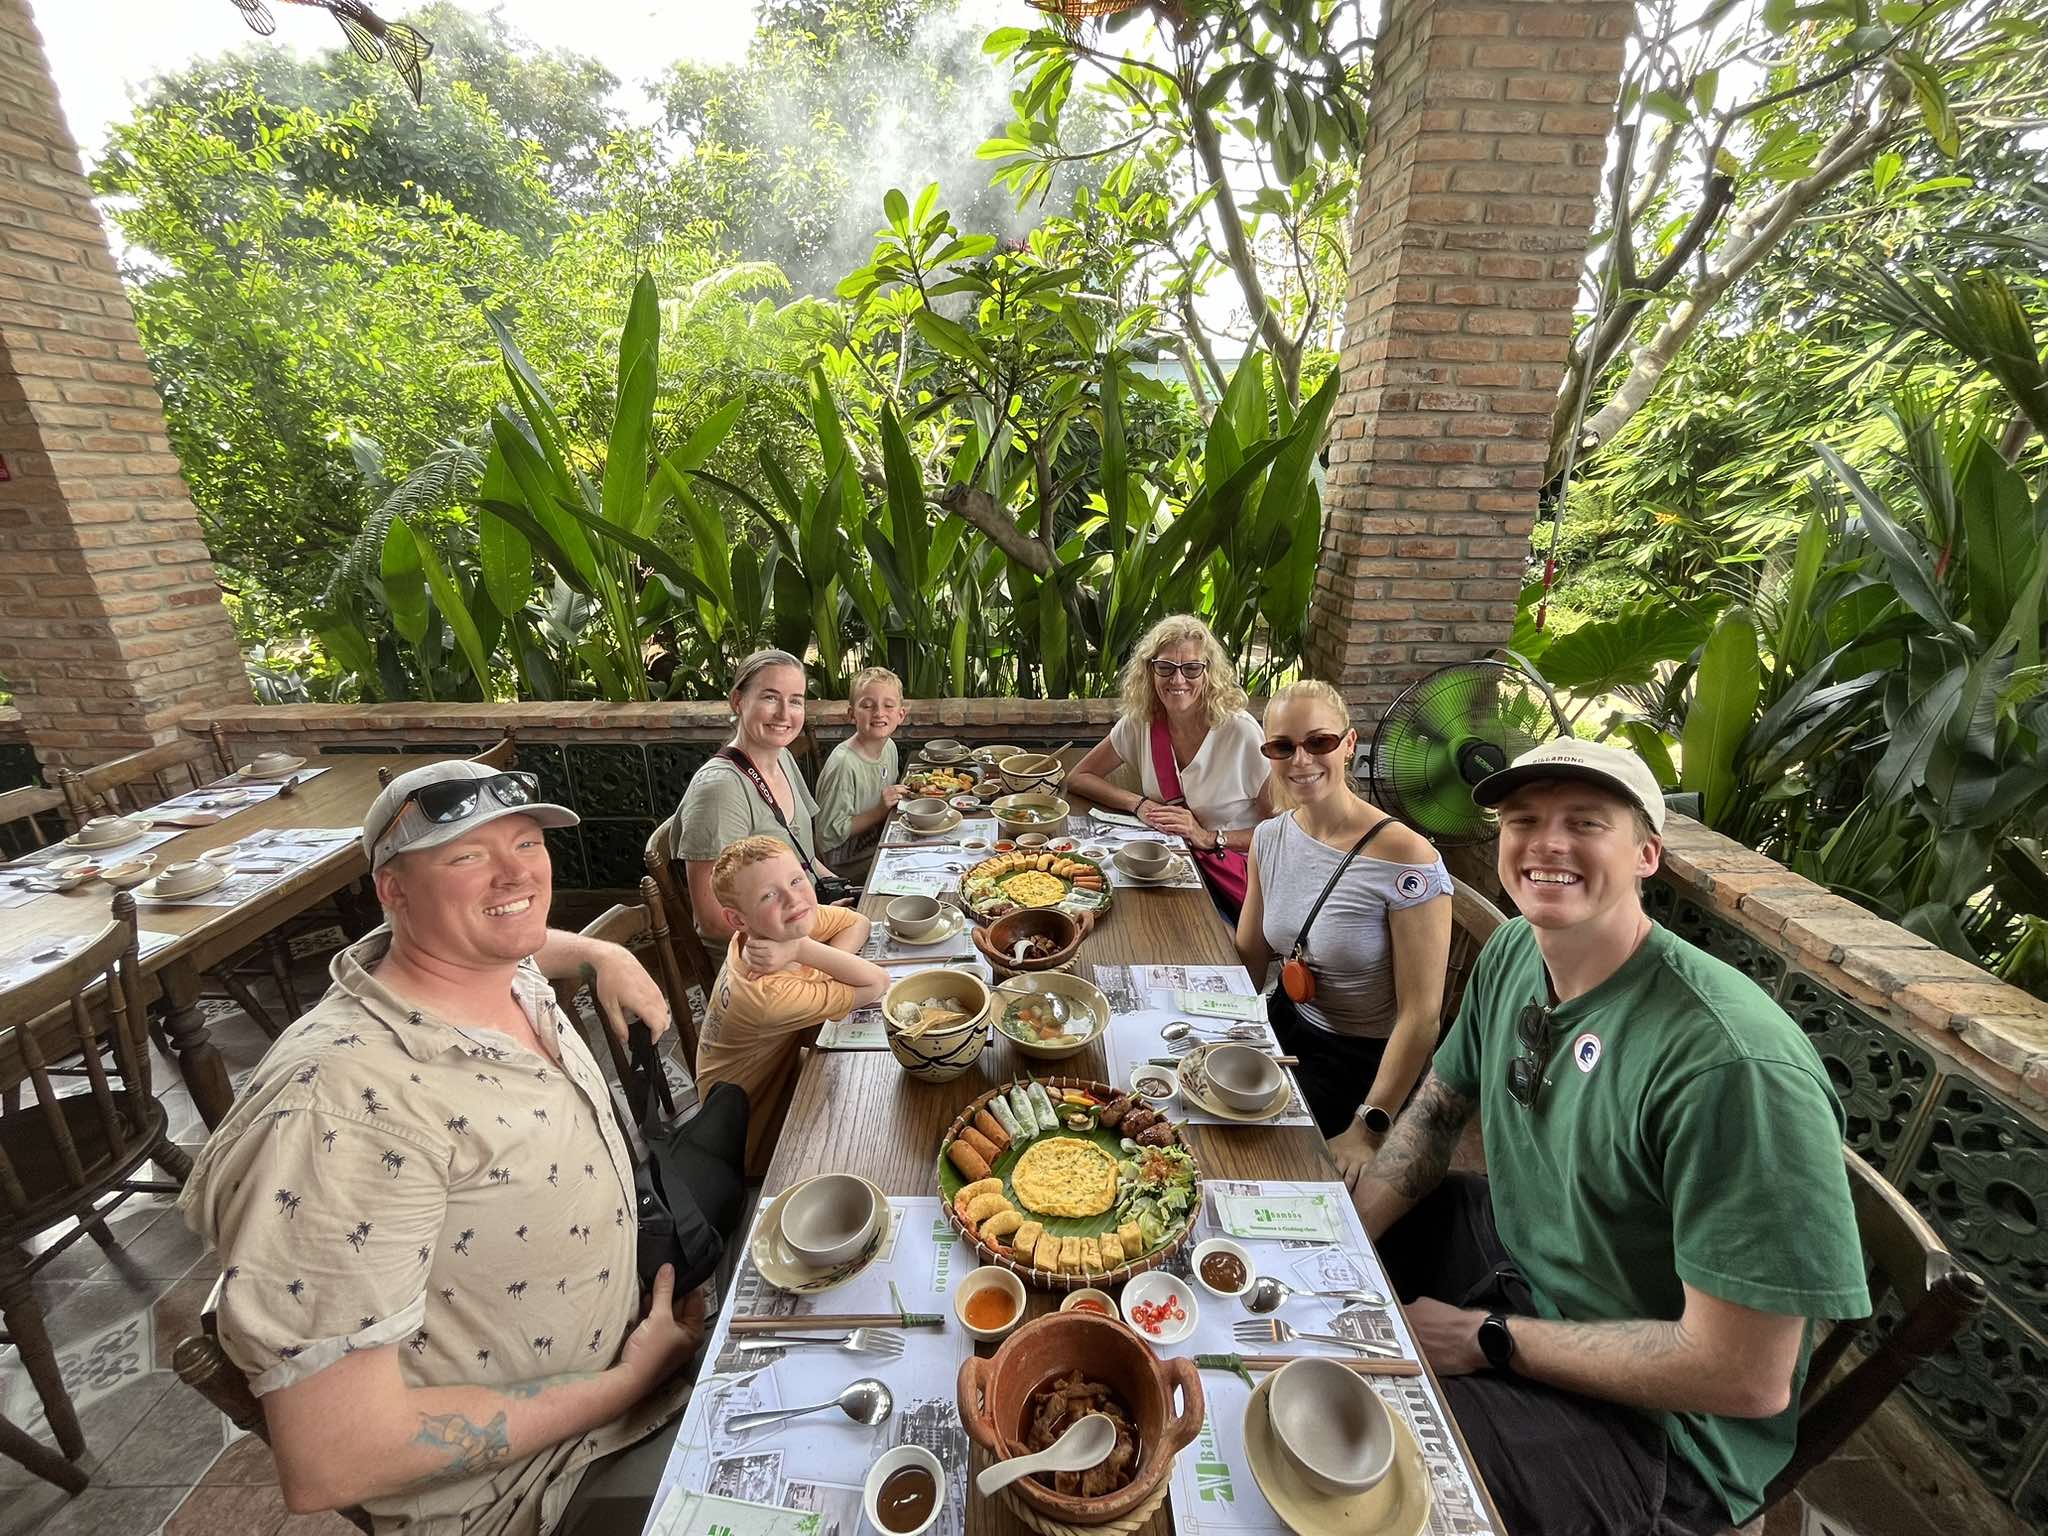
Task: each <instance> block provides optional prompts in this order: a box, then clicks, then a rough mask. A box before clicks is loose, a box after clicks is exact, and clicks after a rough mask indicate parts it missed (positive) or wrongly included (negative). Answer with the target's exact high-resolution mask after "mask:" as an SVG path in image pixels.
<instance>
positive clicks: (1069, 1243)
mask: <svg viewBox="0 0 2048 1536" xmlns="http://www.w3.org/2000/svg"><path fill="white" fill-rule="evenodd" d="M1080 1267H1081V1239H1079V1238H1078V1237H1063V1238H1061V1239H1060V1268H1061V1269H1067V1270H1078V1269H1079V1268H1080Z"/></svg>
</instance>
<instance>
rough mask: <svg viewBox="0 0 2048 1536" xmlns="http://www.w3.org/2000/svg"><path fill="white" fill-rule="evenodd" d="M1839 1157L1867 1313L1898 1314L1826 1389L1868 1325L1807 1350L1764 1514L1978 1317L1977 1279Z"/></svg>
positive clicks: (1915, 1216)
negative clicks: (1892, 1309)
mask: <svg viewBox="0 0 2048 1536" xmlns="http://www.w3.org/2000/svg"><path fill="white" fill-rule="evenodd" d="M1842 1155H1843V1157H1844V1158H1845V1159H1847V1161H1848V1166H1849V1197H1850V1199H1851V1200H1853V1201H1854V1202H1855V1205H1856V1235H1857V1238H1858V1239H1859V1240H1860V1242H1861V1243H1862V1246H1863V1259H1864V1264H1865V1268H1866V1271H1867V1274H1868V1276H1869V1283H1870V1302H1871V1306H1872V1307H1873V1308H1876V1307H1879V1306H1881V1305H1882V1304H1883V1301H1884V1299H1885V1297H1887V1296H1891V1297H1894V1298H1896V1300H1897V1302H1898V1305H1899V1307H1900V1309H1901V1311H1902V1314H1903V1315H1902V1316H1901V1317H1900V1318H1899V1320H1898V1322H1897V1323H1896V1324H1895V1325H1894V1326H1893V1327H1892V1328H1891V1329H1890V1331H1889V1332H1886V1333H1884V1334H1883V1335H1882V1336H1880V1337H1878V1338H1877V1339H1876V1340H1875V1342H1874V1343H1872V1344H1871V1347H1870V1348H1869V1349H1868V1350H1866V1351H1865V1352H1864V1353H1863V1356H1862V1358H1861V1359H1859V1360H1857V1361H1856V1362H1855V1364H1853V1365H1851V1366H1849V1367H1848V1369H1846V1370H1845V1371H1843V1372H1842V1374H1841V1375H1840V1376H1839V1377H1838V1378H1837V1379H1835V1380H1833V1381H1830V1380H1829V1379H1828V1378H1829V1377H1830V1376H1833V1375H1834V1374H1835V1370H1836V1367H1837V1366H1840V1365H1841V1364H1842V1362H1843V1360H1844V1359H1845V1358H1846V1357H1847V1355H1848V1352H1849V1346H1850V1345H1851V1344H1853V1343H1855V1342H1857V1341H1858V1340H1859V1339H1861V1338H1866V1337H1867V1336H1869V1335H1870V1334H1871V1333H1873V1332H1874V1330H1872V1329H1871V1327H1870V1320H1869V1319H1867V1318H1866V1319H1861V1320H1852V1321H1845V1322H1839V1323H1836V1324H1835V1326H1834V1328H1833V1329H1832V1330H1831V1331H1830V1332H1829V1333H1828V1336H1827V1337H1826V1338H1825V1339H1823V1340H1822V1341H1821V1342H1820V1343H1819V1344H1818V1345H1816V1346H1815V1347H1814V1351H1813V1358H1812V1361H1811V1363H1810V1364H1809V1365H1808V1367H1807V1371H1806V1390H1805V1393H1804V1395H1803V1397H1802V1398H1801V1400H1800V1404H1799V1429H1798V1437H1797V1439H1796V1440H1795V1441H1794V1443H1793V1446H1792V1459H1791V1460H1790V1461H1788V1462H1786V1463H1785V1467H1784V1470H1783V1471H1781V1472H1779V1474H1778V1475H1777V1476H1776V1477H1774V1478H1772V1479H1771V1484H1770V1486H1769V1487H1768V1488H1766V1489H1765V1490H1764V1504H1763V1507H1764V1509H1766V1510H1768V1509H1769V1508H1771V1506H1772V1505H1774V1504H1776V1503H1777V1502H1778V1501H1779V1500H1780V1499H1782V1498H1784V1497H1785V1495H1786V1494H1788V1493H1790V1492H1791V1491H1792V1490H1793V1489H1794V1488H1795V1487H1797V1486H1798V1484H1799V1480H1800V1479H1801V1478H1803V1477H1804V1476H1806V1474H1807V1473H1809V1472H1811V1471H1812V1470H1813V1469H1814V1468H1815V1467H1817V1466H1819V1465H1820V1464H1821V1463H1822V1462H1824V1461H1826V1460H1827V1459H1828V1458H1829V1457H1830V1456H1832V1455H1834V1453H1835V1452H1836V1451H1838V1450H1840V1449H1841V1448H1842V1445H1843V1443H1844V1442H1845V1441H1847V1440H1848V1438H1849V1437H1850V1436H1851V1435H1852V1434H1854V1433H1855V1432H1856V1430H1857V1429H1858V1428H1859V1427H1861V1425H1862V1424H1863V1422H1864V1420H1866V1419H1868V1418H1869V1417H1870V1416H1871V1414H1873V1413H1875V1412H1876V1411H1877V1406H1878V1404H1880V1403H1882V1402H1883V1401H1884V1400H1885V1399H1886V1398H1887V1397H1889V1396H1891V1393H1892V1389H1893V1388H1894V1387H1896V1386H1898V1384H1899V1383H1900V1382H1902V1381H1904V1380H1905V1379H1906V1377H1908V1376H1909V1375H1911V1374H1912V1373H1913V1371H1914V1370H1916V1369H1917V1368H1918V1367H1919V1365H1920V1363H1921V1362H1922V1361H1923V1360H1926V1359H1927V1358H1929V1357H1930V1356H1932V1355H1935V1354H1937V1353H1939V1352H1940V1351H1941V1350H1942V1349H1944V1348H1946V1347H1947V1345H1948V1343H1949V1341H1950V1340H1951V1339H1953V1338H1954V1337H1955V1336H1956V1335H1957V1334H1959V1333H1961V1332H1962V1331H1963V1329H1964V1328H1966V1327H1967V1326H1969V1324H1970V1323H1972V1322H1973V1321H1975V1319H1976V1317H1977V1314H1978V1313H1980V1312H1982V1311H1983V1310H1984V1295H1985V1291H1984V1281H1983V1279H1982V1277H1980V1276H1978V1275H1976V1274H1974V1273H1973V1272H1971V1271H1970V1270H1967V1269H1965V1268H1964V1267H1963V1266H1962V1265H1961V1264H1960V1263H1959V1262H1958V1261H1957V1259H1956V1256H1955V1255H1954V1254H1952V1253H1950V1252H1949V1251H1948V1248H1947V1246H1946V1245H1945V1244H1944V1243H1943V1242H1942V1240H1941V1234H1939V1233H1938V1232H1936V1231H1935V1230H1934V1228H1933V1227H1931V1226H1929V1225H1928V1224H1927V1222H1926V1220H1925V1219H1924V1218H1923V1217H1922V1216H1921V1215H1920V1213H1919V1212H1918V1211H1916V1210H1914V1209H1913V1207H1912V1206H1911V1205H1909V1204H1907V1202H1906V1197H1905V1196H1904V1195H1902V1194H1900V1193H1899V1192H1898V1191H1897V1190H1896V1189H1894V1188H1893V1187H1892V1186H1891V1185H1890V1184H1889V1183H1887V1182H1886V1180H1885V1178H1884V1176H1883V1175H1882V1174H1880V1173H1878V1172H1877V1171H1876V1170H1875V1169H1874V1168H1872V1167H1871V1166H1870V1165H1869V1164H1868V1163H1866V1162H1864V1161H1863V1159H1862V1158H1860V1157H1858V1156H1857V1155H1856V1154H1855V1153H1854V1152H1851V1151H1850V1150H1849V1149H1848V1148H1847V1147H1844V1148H1843V1149H1842Z"/></svg>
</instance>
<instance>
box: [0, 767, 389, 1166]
mask: <svg viewBox="0 0 2048 1536" xmlns="http://www.w3.org/2000/svg"><path fill="white" fill-rule="evenodd" d="M427 761H429V759H427V758H423V757H416V756H385V755H380V754H370V753H338V754H336V755H334V756H331V757H315V758H312V759H310V760H309V761H308V763H307V765H306V766H307V768H308V769H314V768H317V769H321V770H323V771H322V772H319V773H317V774H315V775H314V776H313V777H311V778H308V779H305V780H304V781H303V782H301V783H298V784H296V785H294V786H293V788H292V790H291V792H290V793H289V794H280V795H274V796H272V797H271V798H269V799H267V800H260V801H257V802H256V803H254V804H252V805H245V806H242V807H240V808H238V809H236V810H233V811H231V812H230V813H229V814H227V815H225V816H223V817H222V818H221V819H220V820H219V821H217V822H214V823H212V824H211V825H209V826H204V827H193V828H190V829H188V830H186V831H183V832H181V833H179V834H178V836H176V837H174V838H172V839H170V840H169V841H168V842H165V843H161V844H159V845H158V846H157V847H156V848H154V849H153V850H151V851H152V852H153V854H154V855H155V858H156V867H157V868H159V869H161V868H163V867H164V866H165V865H167V864H172V863H176V862H178V861H180V860H186V859H197V858H199V857H200V856H201V855H202V854H204V853H205V852H206V851H207V850H208V849H211V848H219V847H222V846H224V845H226V844H229V843H235V842H240V841H242V840H244V839H246V838H248V837H250V836H252V835H253V834H255V833H259V832H264V831H269V830H272V829H290V828H311V827H360V826H361V825H362V821H363V816H364V814H365V813H366V812H367V811H368V810H369V808H370V802H371V801H372V800H374V799H376V797H377V792H378V790H379V789H381V788H382V787H383V786H382V784H381V783H380V782H379V780H378V777H377V774H378V770H379V769H389V770H390V771H392V772H393V773H400V772H403V771H404V770H406V769H408V768H417V767H419V766H420V765H421V764H422V763H424V762H427ZM233 782H234V781H233V780H223V781H222V782H221V784H219V785H216V786H213V787H215V788H225V787H228V786H229V785H230V784H232V783H233ZM144 814H145V815H146V814H147V813H146V812H145V813H144ZM63 851H65V852H71V851H73V850H71V849H65V850H63ZM118 855H119V850H118V849H112V850H109V858H114V857H118ZM17 867H18V866H17ZM368 869H369V864H368V862H367V861H366V860H365V859H364V857H363V850H362V845H361V843H360V841H358V840H356V839H350V840H349V841H347V842H343V843H337V844H336V845H335V846H334V848H333V849H332V851H330V852H327V853H324V854H322V855H320V856H319V857H318V858H315V859H311V860H308V861H307V862H306V863H304V864H302V865H300V866H299V867H298V868H296V869H294V870H292V871H290V872H289V873H287V874H285V875H283V876H282V877H280V878H279V879H277V880H275V881H273V882H271V883H270V884H269V885H266V886H264V887H263V889H262V890H261V891H259V892H257V893H255V894H254V895H252V896H250V897H249V898H248V899H246V900H244V901H241V902H238V903H236V904H235V905H233V906H228V907H211V906H198V905H183V906H180V905H172V904H160V903H154V902H152V903H148V904H146V905H144V906H143V907H142V910H141V912H140V914H139V917H138V920H137V921H138V924H139V926H140V927H142V928H143V929H145V930H149V931H153V932H156V933H161V934H168V935H170V940H169V942H168V943H164V944H161V945H160V946H158V947H156V948H153V949H151V950H150V951H149V952H148V953H146V954H145V955H144V956H143V959H142V962H141V964H142V969H143V972H144V973H145V975H147V976H151V977H154V978H155V980H156V982H157V985H158V986H159V987H160V988H161V989H162V993H163V998H164V1002H165V1004H166V1011H165V1015H164V1034H165V1036H166V1037H167V1039H168V1040H169V1042H170V1046H171V1051H172V1054H173V1055H174V1056H175V1058H176V1059H177V1063H178V1070H179V1072H180V1074H181V1075H182V1076H183V1077H184V1079H185V1083H186V1086H187V1087H188V1088H189V1089H190V1090H191V1092H192V1101H193V1104H194V1105H195V1107H197V1109H198V1111H199V1114H200V1118H201V1119H203V1120H204V1121H205V1122H206V1124H207V1127H208V1128H209V1129H211V1128H212V1127H214V1126H216V1125H218V1124H219V1123H220V1122H221V1121H222V1120H223V1119H225V1118H226V1116H227V1112H228V1109H229V1107H230V1106H231V1105H232V1104H233V1102H234V1089H233V1087H232V1085H231V1084H230V1083H229V1081H228V1071H227V1065H226V1063H225V1062H224V1061H223V1060H222V1058H221V1054H220V1049H219V1047H218V1046H216V1045H215V1044H214V1043H213V1039H212V1036H211V1034H210V1032H209V1030H208V1028H207V1024H206V1016H205V1014H204V1013H203V1012H202V1011H201V1009H200V1007H199V994H200V989H201V986H202V978H203V977H204V976H205V974H206V973H207V972H208V971H210V970H213V969H215V968H216V967H218V966H220V965H221V964H223V963H224V962H225V961H227V960H228V959H230V958H231V957H232V956H234V955H237V954H240V953H241V952H242V951H243V950H246V949H248V948H249V947H250V946H251V945H252V944H254V943H256V942H257V941H258V940H260V939H262V938H263V937H264V935H266V934H268V933H271V932H273V931H275V930H276V929H277V928H278V927H279V926H281V925H282V924H284V923H288V922H290V921H291V920H292V919H293V918H295V917H298V916H299V915H300V914H302V913H304V912H308V911H310V910H312V909H313V908H315V907H317V906H319V905H320V904H321V903H323V902H326V901H330V900H336V899H340V900H341V901H342V903H343V905H344V908H346V907H347V904H348V898H349V896H350V894H351V892H352V890H353V888H354V887H355V885H356V883H357V882H358V881H359V880H361V879H362V877H363V876H364V875H365V874H366V873H367V872H368ZM113 895H114V892H113V890H112V888H111V887H109V886H108V885H107V884H106V883H105V882H103V881H99V880H88V881H87V882H86V883H85V884H83V885H81V886H78V887H77V888H75V889H73V890H70V891H53V892H48V893H45V894H43V895H40V896H38V897H37V898H36V899H35V900H33V901H30V902H27V903H25V904H23V905H21V906H18V907H10V908H8V909H7V910H5V911H0V936H4V938H5V940H6V942H7V945H8V946H9V947H10V948H11V947H13V946H14V945H15V944H17V943H27V942H31V941H37V940H47V941H51V942H57V941H63V940H76V939H90V938H91V937H93V936H94V935H95V934H97V933H99V931H100V930H101V929H102V928H104V927H105V926H106V924H107V922H108V921H109V918H110V916H111V910H110V909H111V907H112V903H113ZM362 916H363V919H364V920H365V921H366V922H367V921H374V914H373V913H372V912H369V911H367V910H366V911H365V912H364V913H363V914H362Z"/></svg>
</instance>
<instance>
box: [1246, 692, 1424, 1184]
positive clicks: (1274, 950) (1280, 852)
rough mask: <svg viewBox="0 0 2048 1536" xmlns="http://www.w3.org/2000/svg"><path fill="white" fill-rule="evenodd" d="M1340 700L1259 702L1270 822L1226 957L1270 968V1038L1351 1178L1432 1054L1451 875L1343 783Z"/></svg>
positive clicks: (1258, 842) (1350, 740)
mask: <svg viewBox="0 0 2048 1536" xmlns="http://www.w3.org/2000/svg"><path fill="white" fill-rule="evenodd" d="M1357 749H1358V733H1357V732H1356V731H1354V730H1353V729H1352V728H1351V714H1350V710H1349V709H1348V708H1347V707H1346V705H1345V703H1344V697H1343V695H1342V694H1340V693H1338V692H1337V690H1336V689H1335V688H1332V687H1331V686H1330V685H1329V684H1328V683H1325V682H1319V681H1316V680H1314V679H1307V680H1304V681H1302V682H1298V683H1290V684H1289V685H1288V686H1287V687H1285V688H1282V689H1280V690H1279V691H1278V692H1277V693H1275V694H1274V695H1273V697H1272V698H1271V699H1270V700H1269V701H1268V702H1267V704H1266V729H1265V733H1264V735H1263V737H1262V739H1261V743H1260V750H1261V751H1262V752H1263V753H1264V754H1265V756H1266V757H1267V758H1268V759H1269V760H1270V761H1271V762H1272V764H1273V797H1274V800H1275V803H1276V804H1277V805H1278V806H1279V807H1280V809H1281V814H1280V815H1277V816H1275V817H1274V818H1273V819H1272V820H1271V821H1268V822H1265V823H1263V824H1262V825H1261V826H1260V827H1259V829H1258V833H1257V835H1256V836H1255V837H1254V838H1253V840H1252V855H1251V879H1250V889H1249V890H1248V892H1247V893H1246V895H1245V901H1244V911H1243V912H1242V913H1241V914H1240V915H1239V917H1238V920H1237V952H1238V955H1239V957H1240V958H1241V959H1242V960H1243V961H1244V963H1245V966H1246V968H1247V969H1249V970H1250V971H1251V973H1252V975H1253V976H1254V977H1263V976H1264V975H1265V974H1266V970H1267V968H1268V967H1269V966H1270V965H1271V964H1272V962H1273V961H1274V959H1275V958H1279V959H1281V960H1282V961H1283V964H1282V965H1281V968H1280V984H1279V985H1278V986H1277V987H1275V988H1274V989H1273V993H1272V996H1271V997H1270V998H1269V999H1268V1002H1267V1017H1268V1018H1269V1019H1270V1020H1271V1022H1272V1025H1273V1033H1274V1034H1275V1035H1277V1036H1278V1037H1279V1040H1280V1043H1281V1045H1282V1046H1284V1047H1285V1048H1286V1049H1287V1051H1288V1052H1289V1053H1290V1054H1291V1055H1295V1056H1299V1057H1300V1058H1301V1065H1300V1067H1299V1068H1297V1069H1296V1075H1297V1076H1298V1077H1299V1078H1300V1080H1301V1090H1302V1093H1303V1095H1304V1096H1305V1097H1306V1098H1307V1100H1308V1107H1309V1111H1310V1113H1312V1114H1313V1115H1314V1116H1315V1117H1316V1127H1317V1129H1319V1130H1320V1131H1321V1132H1322V1133H1323V1135H1324V1136H1325V1137H1326V1138H1328V1140H1329V1143H1330V1155H1331V1156H1332V1157H1334V1158H1335V1159H1336V1160H1337V1166H1338V1167H1339V1168H1340V1169H1342V1170H1343V1173H1344V1178H1345V1182H1346V1183H1354V1184H1355V1181H1356V1180H1357V1178H1358V1175H1359V1173H1360V1172H1361V1171H1363V1169H1364V1168H1365V1167H1366V1165H1367V1164H1369V1163H1370V1162H1371V1161H1372V1158H1373V1155H1374V1153H1375V1152H1377V1151H1378V1150H1379V1145H1380V1142H1381V1141H1382V1140H1383V1139H1384V1138H1385V1136H1386V1134H1387V1130H1388V1128H1389V1127H1390V1126H1391V1124H1392V1122H1393V1117H1394V1116H1395V1115H1397V1114H1399V1113H1400V1111H1401V1106H1402V1104H1403V1103H1405V1102H1406V1101H1407V1098H1408V1094H1409V1092H1410V1091H1411V1090H1412V1089H1413V1088H1414V1087H1415V1084H1416V1082H1417V1081H1418V1080H1419V1079H1420V1078H1421V1076H1422V1073H1423V1070H1424V1069H1425V1068H1426V1067H1428V1065H1429V1058H1430V1055H1431V1054H1432V1053H1433V1052H1434V1051H1435V1050H1436V1042H1437V1016H1438V1014H1439V1013H1440V1012H1442V1010H1443V1000H1444V970H1445V968H1446V967H1447V966H1448V965H1449V963H1450V953H1451V876H1450V871H1449V870H1447V869H1445V868H1444V862H1443V860H1442V859H1441V858H1439V857H1438V856H1437V851H1436V849H1435V848H1434V847H1433V846H1431V844H1430V841H1429V839H1428V838H1426V837H1424V836H1423V835H1422V834H1421V833H1420V832H1417V831H1416V830H1415V829H1414V828H1412V827H1408V826H1404V825H1403V824H1402V823H1400V822H1398V821H1396V820H1395V819H1394V818H1393V817H1391V816H1389V815H1388V814H1387V813H1386V812H1385V811H1383V810H1381V809H1380V808H1379V807H1378V806H1376V805H1371V804H1368V803H1367V802H1366V801H1365V800H1364V799H1363V798H1361V797H1360V796H1359V794H1358V792H1357V791H1356V790H1354V789H1352V787H1351V772H1350V768H1351V757H1352V754H1353V753H1354V752H1355V751H1356V750H1357Z"/></svg>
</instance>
